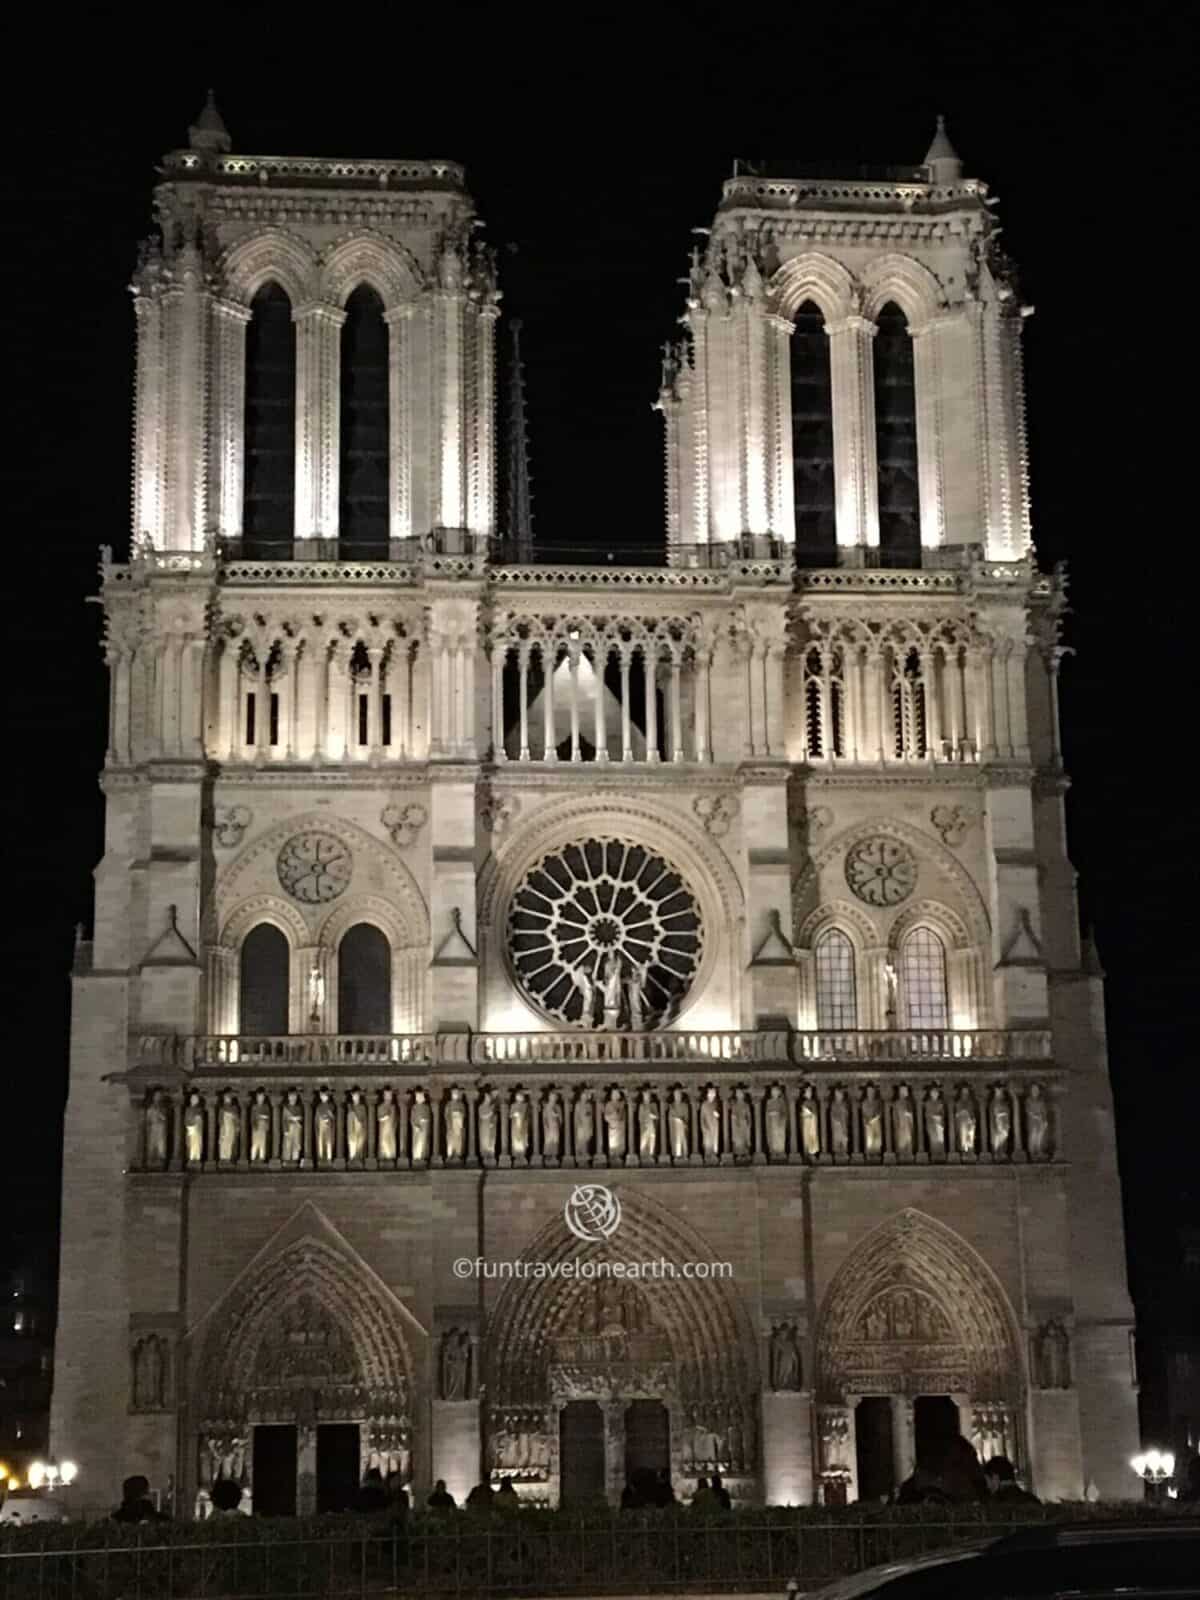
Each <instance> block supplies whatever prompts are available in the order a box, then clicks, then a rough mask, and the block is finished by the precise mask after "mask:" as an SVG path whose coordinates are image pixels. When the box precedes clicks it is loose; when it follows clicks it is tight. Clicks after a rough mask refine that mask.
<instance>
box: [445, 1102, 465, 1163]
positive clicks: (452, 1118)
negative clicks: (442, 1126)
mask: <svg viewBox="0 0 1200 1600" xmlns="http://www.w3.org/2000/svg"><path fill="white" fill-rule="evenodd" d="M445 1123H446V1160H447V1161H461V1160H462V1158H463V1156H464V1155H465V1154H466V1150H467V1102H466V1101H465V1100H464V1099H463V1092H462V1090H461V1089H459V1088H454V1089H451V1091H450V1098H449V1100H447V1101H446V1109H445Z"/></svg>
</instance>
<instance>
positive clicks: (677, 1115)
mask: <svg viewBox="0 0 1200 1600" xmlns="http://www.w3.org/2000/svg"><path fill="white" fill-rule="evenodd" d="M691 1133H692V1130H691V1107H690V1106H689V1105H688V1103H687V1101H686V1100H685V1099H684V1098H683V1090H682V1089H672V1090H671V1103H670V1105H669V1106H668V1107H667V1136H668V1138H669V1140H670V1144H671V1158H672V1160H674V1161H686V1160H687V1158H688V1155H689V1154H690V1151H691Z"/></svg>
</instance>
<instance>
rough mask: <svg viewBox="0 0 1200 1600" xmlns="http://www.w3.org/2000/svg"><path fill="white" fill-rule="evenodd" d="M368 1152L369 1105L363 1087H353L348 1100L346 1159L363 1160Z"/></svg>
mask: <svg viewBox="0 0 1200 1600" xmlns="http://www.w3.org/2000/svg"><path fill="white" fill-rule="evenodd" d="M366 1153H367V1107H366V1103H365V1101H364V1100H363V1093H362V1090H361V1089H351V1091H350V1098H349V1099H348V1100H347V1102H346V1160H347V1161H361V1160H362V1159H363V1157H364V1156H365V1155H366Z"/></svg>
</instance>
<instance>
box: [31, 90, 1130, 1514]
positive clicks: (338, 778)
mask: <svg viewBox="0 0 1200 1600" xmlns="http://www.w3.org/2000/svg"><path fill="white" fill-rule="evenodd" d="M991 204H992V203H991V202H990V201H989V199H988V196H987V192H986V187H985V185H984V184H982V183H981V182H979V181H976V180H973V179H969V178H966V177H965V176H964V175H963V169H962V166H961V163H960V162H959V160H958V158H957V156H956V155H955V153H954V151H953V149H952V148H951V147H950V145H949V142H948V141H947V139H946V137H945V134H944V132H942V131H940V130H939V134H938V136H937V138H936V139H935V141H934V144H933V146H932V147H931V149H930V151H929V152H928V155H927V157H926V160H925V162H924V163H923V164H921V165H919V166H916V167H913V168H909V169H905V170H903V171H900V172H895V171H891V172H887V173H881V174H880V175H879V176H878V177H877V178H875V179H870V180H868V179H865V178H862V177H859V178H855V179H853V180H846V181H840V180H839V181H834V180H829V179H805V178H803V177H799V176H796V175H794V174H793V175H787V176H785V175H780V176H770V175H767V174H766V173H749V174H738V175H735V176H734V177H733V178H732V179H730V180H729V181H728V182H726V184H725V185H724V190H723V193H722V196H721V198H720V202H719V204H718V207H717V211H716V215H715V219H714V220H713V224H712V227H711V229H710V230H709V231H708V233H707V237H706V240H705V244H704V247H703V249H697V251H696V252H695V254H694V256H693V259H692V262H691V267H690V272H689V276H688V280H687V282H688V287H687V291H686V305H685V307H684V315H683V327H684V338H683V340H682V342H681V343H680V344H679V346H678V347H677V348H671V349H669V350H668V352H667V355H666V358H665V361H664V370H663V380H662V387H661V391H660V394H659V397H658V401H659V408H660V410H661V413H662V417H663V422H664V430H665V447H666V482H667V530H666V542H665V552H664V555H663V557H662V558H661V562H660V564H658V565H639V566H630V567H627V568H621V567H614V566H611V565H609V566H601V567H591V566H587V565H583V564H581V565H565V564H564V565H554V566H551V565H541V564H538V563H536V562H535V561H532V560H530V559H528V557H529V550H528V541H527V540H525V541H523V542H522V541H520V540H517V541H516V553H517V554H518V555H520V556H522V557H523V558H524V559H517V560H514V559H510V558H511V556H512V555H513V553H514V543H513V540H514V536H515V535H517V534H518V533H519V531H520V530H518V529H514V528H507V527H504V526H501V521H502V519H501V518H499V517H498V514H497V504H496V498H497V497H496V487H495V486H496V479H497V425H496V420H495V349H496V336H497V326H498V322H499V317H500V294H499V289H498V286H497V283H496V276H495V272H494V267H493V262H492V259H491V256H490V254H489V252H488V250H487V248H486V246H484V245H483V244H482V243H481V242H480V234H479V231H478V224H477V220H476V218H475V215H474V211H473V207H472V203H471V200H470V197H469V195H468V192H467V190H466V187H465V183H464V176H463V173H462V170H461V169H460V168H459V167H458V166H456V165H454V164H453V163H450V162H440V161H393V160H379V161H375V160H324V159H320V160H317V159H312V160H310V159H302V158H292V157H263V156H240V155H236V154H234V153H233V152H232V150H231V145H230V140H229V137H228V135H227V133H226V131H225V129H224V126H223V124H222V123H221V121H220V118H219V116H218V115H217V114H216V112H215V110H214V109H213V108H212V106H211V103H210V106H209V107H208V108H207V109H206V111H205V112H204V114H203V115H202V116H201V117H200V119H199V120H198V122H197V124H196V126H195V127H194V128H193V129H192V130H191V134H190V140H189V144H188V147H187V148H185V149H183V150H180V151H176V152H173V153H171V154H169V155H168V156H167V157H166V158H165V160H164V165H163V168H162V172H161V180H160V183H159V185H158V188H157V191H156V197H155V211H156V232H155V238H154V240H153V242H152V243H151V244H149V245H148V246H147V247H146V248H145V249H144V251H143V254H142V258H141V260H140V264H139V267H138V271H137V274H136V277H135V280H134V285H133V294H134V307H135V311H136V323H137V351H138V354H137V392H136V418H135V438H134V467H133V508H134V510H133V540H132V551H131V556H130V559H129V560H128V561H127V562H124V563H121V562H116V561H114V560H113V559H112V557H111V554H110V553H109V552H107V551H106V552H105V553H104V556H103V561H102V572H101V577H102V589H101V595H102V601H103V607H104V612H105V618H106V635H105V653H106V661H107V666H108V671H109V676H110V684H111V692H110V707H109V734H108V750H107V756H106V761H105V766H104V772H103V777H102V785H103V789H104V794H105V798H106V818H107V821H106V843H105V852H104V856H103V859H102V860H101V862H100V864H99V866H98V868H97V871H96V909H95V926H94V936H93V938H92V939H91V940H89V941H87V942H81V943H80V945H79V947H78V950H77V955H76V963H75V971H74V977H73V993H74V999H73V1030H72V1054H71V1076H70V1091H69V1101H68V1108H67V1120H66V1133H65V1175H64V1190H63V1246H62V1266H61V1297H60V1326H59V1334H58V1347H57V1357H56V1384H55V1393H54V1409H53V1440H52V1442H53V1446H54V1448H55V1449H56V1450H57V1451H58V1453H59V1454H60V1455H61V1454H65V1453H69V1454H70V1455H71V1456H72V1457H73V1458H74V1459H75V1460H77V1461H78V1462H79V1463H80V1467H81V1473H80V1479H79V1489H80V1491H81V1493H82V1496H83V1498H84V1499H85V1500H86V1501H87V1502H88V1503H89V1504H92V1505H94V1506H95V1507H97V1508H99V1507H103V1506H105V1505H108V1504H111V1503H112V1502H113V1500H114V1497H115V1495H116V1492H117V1485H118V1483H119V1480H120V1478H121V1477H122V1476H123V1475H124V1474H125V1473H127V1472H133V1471H142V1472H145V1473H146V1474H147V1475H148V1476H149V1477H150V1478H151V1480H152V1481H153V1482H154V1483H155V1485H156V1486H158V1487H164V1488H165V1487H166V1486H167V1485H168V1484H170V1485H171V1486H173V1495H174V1501H175V1504H176V1507H177V1509H187V1510H189V1511H190V1510H191V1509H192V1508H193V1507H194V1506H196V1505H202V1504H203V1501H204V1496H205V1494H206V1493H207V1491H208V1490H210V1489H211V1486H212V1484H213V1482H214V1481H215V1480H216V1479H218V1478H220V1477H231V1478H234V1479H235V1480H236V1481H237V1482H238V1483H239V1484H240V1486H241V1488H242V1491H243V1494H244V1497H245V1502H246V1504H247V1505H253V1506H254V1507H255V1508H256V1509H257V1510H260V1511H263V1512H272V1511H274V1512H289V1511H310V1510H315V1509H318V1508H320V1509H327V1508H334V1507H336V1506H338V1505H340V1504H342V1503H344V1501H345V1498H346V1496H347V1494H348V1492H349V1491H350V1490H351V1489H352V1488H353V1486H354V1485H356V1484H357V1483H358V1481H359V1478H360V1476H361V1474H362V1472H363V1471H365V1470H366V1469H367V1468H368V1467H369V1466H372V1465H377V1466H379V1467H380V1468H381V1469H382V1470H383V1471H385V1472H388V1473H394V1474H398V1475H399V1477H400V1478H401V1479H402V1480H403V1481H405V1482H407V1483H408V1484H409V1485H410V1487H411V1489H412V1490H413V1492H414V1494H415V1495H417V1496H418V1497H422V1496H423V1494H424V1492H425V1491H426V1490H427V1489H428V1487H429V1486H430V1485H431V1483H432V1482H433V1481H434V1480H435V1479H437V1478H444V1479H445V1480H446V1482H447V1484H448V1486H449V1487H450V1489H451V1492H452V1493H454V1494H455V1495H456V1497H458V1498H460V1499H461V1497H462V1495H463V1494H465V1492H466V1491H467V1490H468V1489H469V1488H470V1487H471V1486H472V1485H473V1484H474V1483H476V1482H477V1481H480V1480H481V1479H484V1480H490V1481H491V1482H492V1483H493V1484H494V1483H496V1482H498V1481H499V1480H500V1479H502V1478H505V1477H508V1478H512V1479H513V1480H514V1482H515V1485H516V1487H517V1489H518V1492H519V1493H520V1494H521V1495H522V1496H524V1497H526V1498H529V1499H532V1500H535V1501H538V1502H542V1503H550V1504H555V1503H559V1502H562V1501H566V1502H572V1503H578V1502H579V1501H581V1500H584V1499H586V1498H588V1497H590V1496H600V1495H606V1496H607V1497H608V1498H609V1499H610V1500H615V1499H617V1498H618V1497H619V1495H620V1492H621V1489H622V1486H623V1485H624V1483H625V1482H626V1479H627V1478H629V1477H633V1478H637V1477H638V1476H639V1475H640V1474H644V1473H648V1472H653V1473H657V1472H660V1471H662V1470H663V1469H665V1470H667V1471H669V1472H670V1474H671V1476H672V1479H673V1482H674V1484H675V1487H676V1491H677V1493H679V1494H682V1495H686V1494H688V1493H690V1491H691V1489H692V1488H693V1487H694V1485H695V1482H696V1480H697V1478H698V1477H699V1476H701V1475H707V1474H710V1473H712V1472H713V1471H719V1472H720V1473H721V1474H722V1476H723V1478H724V1479H725V1481H726V1482H727V1483H728V1485H729V1486H730V1488H731V1490H732V1491H733V1493H734V1494H735V1496H736V1497H737V1498H739V1499H742V1500H745V1501H751V1502H753V1501H758V1502H763V1501H767V1502H769V1503H796V1504H800V1503H810V1502H813V1501H825V1502H827V1503H842V1502H844V1501H846V1500H847V1499H854V1498H858V1497H861V1498H872V1497H876V1496H878V1495H880V1494H884V1493H886V1492H887V1491H888V1490H889V1489H890V1488H891V1487H892V1486H894V1484H895V1483H897V1482H898V1481H899V1480H900V1479H902V1478H903V1477H904V1476H906V1475H907V1473H908V1472H909V1471H911V1469H912V1466H913V1463H914V1459H915V1457H916V1455H917V1454H918V1453H922V1452H924V1451H925V1450H926V1449H933V1448H935V1447H936V1445H937V1442H938V1440H939V1438H941V1437H943V1436H945V1435H947V1434H953V1433H960V1432H961V1433H962V1434H964V1435H965V1436H966V1437H968V1438H969V1439H970V1440H971V1441H972V1443H973V1444H974V1445H975V1447H976V1449H977V1450H978V1451H979V1453H980V1455H981V1456H985V1457H986V1456H989V1455H992V1454H997V1453H1003V1454H1005V1455H1007V1456H1009V1457H1011V1458H1012V1459H1013V1460H1014V1461H1015V1462H1016V1463H1017V1465H1018V1469H1019V1470H1020V1471H1021V1472H1022V1473H1024V1474H1025V1475H1027V1477H1028V1479H1029V1481H1031V1483H1032V1484H1033V1486H1034V1487H1035V1488H1036V1489H1037V1491H1038V1492H1039V1493H1040V1494H1042V1495H1043V1496H1048V1497H1074V1496H1079V1495H1082V1494H1083V1493H1084V1491H1085V1487H1086V1486H1088V1485H1089V1484H1094V1485H1095V1486H1096V1487H1097V1488H1098V1489H1099V1491H1100V1492H1101V1493H1102V1494H1104V1495H1110V1496H1119V1495H1123V1494H1125V1493H1127V1492H1128V1484H1127V1479H1128V1478H1129V1476H1130V1475H1129V1473H1128V1468H1127V1466H1126V1459H1127V1456H1128V1453H1129V1451H1130V1449H1132V1448H1134V1447H1135V1446H1136V1410H1135V1390H1134V1379H1133V1372H1132V1356H1131V1336H1132V1327H1133V1320H1132V1310H1131V1305H1130V1300H1129V1296H1128V1291H1127V1287H1126V1276H1125V1265H1124V1247H1123V1230H1122V1218H1121V1206H1120V1193H1119V1185H1118V1177H1117V1170H1116V1155H1115V1144H1114V1133H1113V1119H1112V1107H1111V1099H1110V1091H1109V1079H1108V1069H1107V1063H1106V1058H1105V1042H1104V1021H1103V996H1102V978H1101V975H1100V973H1099V971H1098V969H1097V967H1096V963H1095V960H1094V958H1093V957H1090V956H1089V954H1088V952H1087V950H1086V948H1085V947H1083V946H1081V941H1080V937H1079V932H1078V926H1077V911H1076V903H1075V890H1074V874H1073V871H1072V868H1071V865H1070V862H1069V859H1068V856H1067V851H1066V841H1065V830H1064V818H1063V794H1064V789H1065V785H1066V779H1065V777H1064V773H1063V767H1062V761H1061V758H1060V747H1059V737H1058V707H1057V698H1056V689H1057V672H1058V664H1059V659H1060V655H1061V646H1060V643H1059V624H1060V618H1061V613H1062V611H1063V608H1064V588H1063V581H1062V578H1061V576H1060V575H1057V574H1056V575H1052V576H1046V575H1044V574H1042V573H1040V572H1039V570H1038V568H1037V566H1036V565H1035V562H1034V559H1033V550H1032V542H1031V531H1030V518H1029V504H1028V492H1027V480H1026V445H1025V434H1024V397H1023V391H1022V376H1021V370H1022V369H1021V340H1020V336H1021V329H1022V324H1023V320H1024V317H1025V315H1026V308H1024V307H1023V306H1022V304H1021V301H1020V297H1019V292H1018V289H1017V285H1016V281H1015V277H1014V274H1013V270H1012V267H1011V265H1010V263H1008V262H1007V261H1006V260H1005V258H1004V257H1003V256H1002V255H1001V253H1000V252H999V250H998V248H997V246H996V238H995V235H996V232H997V229H996V227H995V223H994V220H993V216H992V210H991ZM515 479H516V480H517V481H519V480H520V474H519V473H517V474H515ZM506 541H507V542H506Z"/></svg>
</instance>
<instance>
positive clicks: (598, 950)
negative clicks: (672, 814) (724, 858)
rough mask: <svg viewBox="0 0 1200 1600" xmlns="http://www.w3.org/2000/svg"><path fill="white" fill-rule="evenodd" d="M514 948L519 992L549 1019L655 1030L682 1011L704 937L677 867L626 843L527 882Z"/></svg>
mask: <svg viewBox="0 0 1200 1600" xmlns="http://www.w3.org/2000/svg"><path fill="white" fill-rule="evenodd" d="M508 942H509V952H510V955H511V958H512V964H513V970H514V972H515V974H516V979H517V982H518V984H519V985H520V987H521V989H522V990H523V991H524V993H525V994H526V996H527V997H528V998H529V999H530V1000H531V1001H532V1002H533V1004H534V1005H535V1006H537V1008H538V1009H539V1010H540V1011H542V1012H543V1013H544V1014H545V1015H546V1016H548V1017H550V1018H553V1019H554V1020H555V1021H558V1022H563V1023H568V1024H570V1025H572V1026H574V1027H582V1028H591V1027H603V1026H613V1025H615V1026H617V1027H621V1028H635V1029H636V1028H654V1027H658V1026H661V1024H662V1023H664V1022H667V1021H669V1020H670V1018H671V1017H673V1016H674V1015H675V1014H676V1013H677V1012H678V1011H679V1008H680V1006H681V1005H682V1004H683V1001H684V999H685V998H686V996H687V993H688V990H689V989H690V988H691V985H692V982H693V980H694V979H695V976H696V969H697V968H698V967H699V965H700V954H701V950H702V948H703V943H704V928H703V923H702V920H701V917H700V907H699V905H698V904H697V902H696V897H695V895H694V894H693V893H692V891H691V890H690V889H689V888H688V885H687V884H686V883H685V881H684V879H683V877H682V875H681V874H680V873H679V871H678V870H677V869H676V868H675V867H673V866H672V865H671V864H670V862H669V861H666V860H664V859H663V857H662V856H660V855H656V854H655V852H654V851H653V850H647V849H646V848H645V846H644V845H640V844H632V843H630V841H628V840H626V839H605V840H601V839H584V840H583V841H582V842H581V843H579V844H570V845H567V846H566V847H565V848H564V849H561V850H555V851H552V852H551V853H550V854H549V855H546V856H543V857H542V859H541V860H540V861H539V862H538V863H537V865H536V866H534V867H532V868H531V869H530V870H529V872H528V873H527V874H526V876H525V880H524V882H523V883H522V884H521V886H520V888H519V889H518V890H517V891H516V893H515V894H514V895H513V898H512V904H511V906H510V908H509V913H508Z"/></svg>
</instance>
